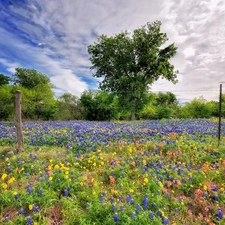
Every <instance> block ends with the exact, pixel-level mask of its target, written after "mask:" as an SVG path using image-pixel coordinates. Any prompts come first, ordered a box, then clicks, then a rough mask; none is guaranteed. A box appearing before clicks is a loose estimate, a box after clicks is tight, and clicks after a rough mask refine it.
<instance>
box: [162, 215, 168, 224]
mask: <svg viewBox="0 0 225 225" xmlns="http://www.w3.org/2000/svg"><path fill="white" fill-rule="evenodd" d="M163 224H169V219H168V218H167V217H166V216H164V217H163Z"/></svg>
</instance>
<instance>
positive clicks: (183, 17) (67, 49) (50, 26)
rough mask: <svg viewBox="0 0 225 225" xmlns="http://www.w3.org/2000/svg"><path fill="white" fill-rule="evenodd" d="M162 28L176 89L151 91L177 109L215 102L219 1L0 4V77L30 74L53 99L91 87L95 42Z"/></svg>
mask: <svg viewBox="0 0 225 225" xmlns="http://www.w3.org/2000/svg"><path fill="white" fill-rule="evenodd" d="M156 20H159V21H161V22H162V27H161V31H162V32H165V33H166V34H167V36H168V38H169V40H168V42H167V43H166V44H168V45H169V44H171V43H175V46H177V47H178V50H177V54H176V56H175V57H174V58H173V59H171V63H172V64H173V65H174V66H175V69H176V70H179V74H178V76H177V78H178V83H177V84H176V85H174V84H172V83H170V82H168V81H166V80H165V79H164V80H163V79H160V80H158V81H156V82H155V83H154V84H153V85H152V86H151V87H150V88H151V91H153V92H156V93H157V92H159V91H162V92H166V91H170V92H173V93H174V94H176V96H177V98H178V100H179V101H180V102H187V101H190V100H192V99H193V98H195V97H199V96H203V97H204V98H205V99H207V100H218V98H219V97H218V96H219V85H220V83H223V84H224V86H225V1H224V0H138V1H137V0H110V1H109V0H89V1H87V0H86V1H85V0H83V1H82V0H0V73H3V74H5V75H9V76H11V75H12V74H13V73H14V72H15V68H17V67H24V68H28V69H35V70H37V71H39V72H41V73H44V74H46V75H47V76H48V77H49V78H50V80H51V82H52V83H53V84H54V85H55V87H56V88H55V89H54V92H55V94H56V96H60V95H62V94H63V93H66V92H69V93H72V94H74V95H77V96H79V95H80V94H81V93H82V92H83V91H84V90H90V89H91V90H95V89H97V88H98V80H97V79H96V78H94V77H93V76H92V75H93V71H91V70H90V67H91V62H90V60H89V58H90V55H88V52H87V47H88V45H90V44H93V43H94V42H96V41H97V38H98V36H100V35H102V34H105V35H107V36H113V35H115V34H118V33H120V32H121V31H125V30H127V31H129V32H132V31H133V30H134V29H137V28H140V27H141V26H143V25H145V24H147V23H148V22H150V23H152V22H154V21H156Z"/></svg>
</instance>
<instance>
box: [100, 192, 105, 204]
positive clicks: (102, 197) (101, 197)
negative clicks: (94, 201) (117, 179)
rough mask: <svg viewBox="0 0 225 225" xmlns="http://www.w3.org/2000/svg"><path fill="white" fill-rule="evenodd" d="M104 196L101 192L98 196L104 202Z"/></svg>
mask: <svg viewBox="0 0 225 225" xmlns="http://www.w3.org/2000/svg"><path fill="white" fill-rule="evenodd" d="M104 197H105V194H104V193H102V194H101V196H100V202H104Z"/></svg>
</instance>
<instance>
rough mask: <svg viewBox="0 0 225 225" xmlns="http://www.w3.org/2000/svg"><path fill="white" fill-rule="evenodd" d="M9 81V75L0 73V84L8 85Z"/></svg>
mask: <svg viewBox="0 0 225 225" xmlns="http://www.w3.org/2000/svg"><path fill="white" fill-rule="evenodd" d="M10 81H11V79H10V77H8V76H5V75H4V74H2V73H1V74H0V86H2V85H8V84H9V82H10Z"/></svg>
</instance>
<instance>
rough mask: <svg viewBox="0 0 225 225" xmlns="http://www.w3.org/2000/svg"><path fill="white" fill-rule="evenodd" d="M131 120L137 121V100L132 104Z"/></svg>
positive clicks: (133, 100)
mask: <svg viewBox="0 0 225 225" xmlns="http://www.w3.org/2000/svg"><path fill="white" fill-rule="evenodd" d="M131 104H132V105H131V120H135V119H136V117H135V106H136V101H135V99H132V103H131Z"/></svg>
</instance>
